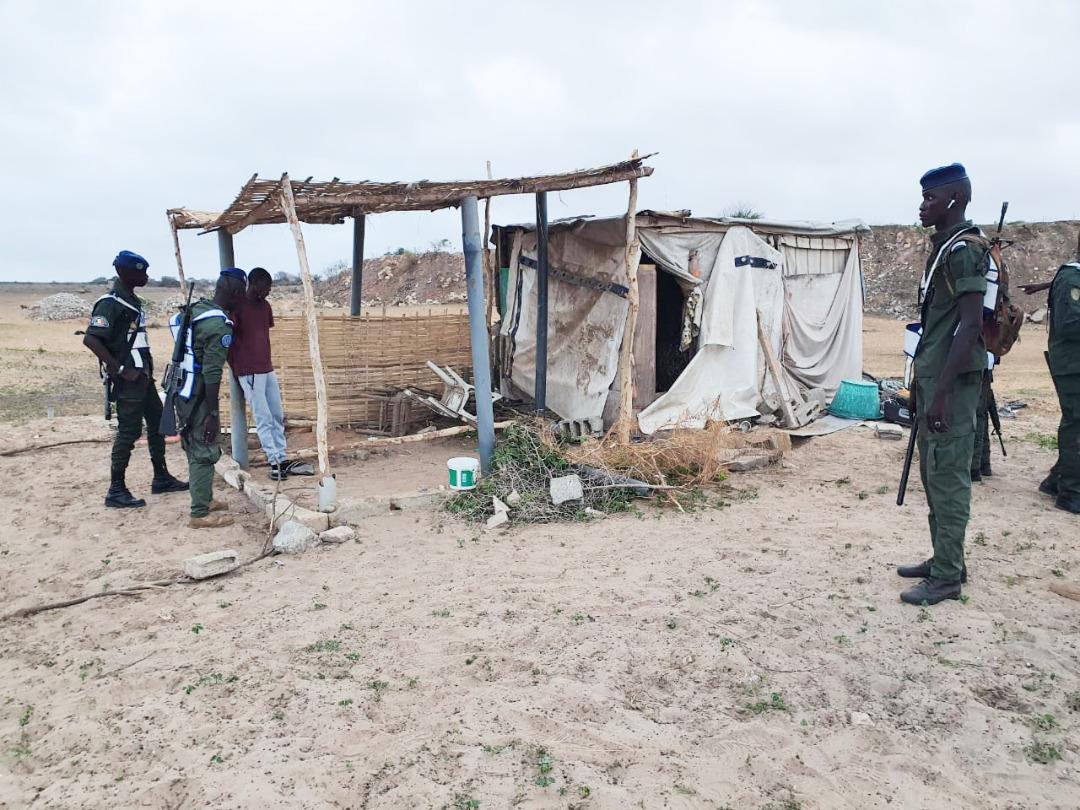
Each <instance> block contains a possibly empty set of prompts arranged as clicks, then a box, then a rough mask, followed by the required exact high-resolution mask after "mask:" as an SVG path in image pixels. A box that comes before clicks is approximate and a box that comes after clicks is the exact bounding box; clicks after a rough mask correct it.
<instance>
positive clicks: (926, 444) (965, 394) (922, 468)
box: [915, 371, 982, 582]
mask: <svg viewBox="0 0 1080 810" xmlns="http://www.w3.org/2000/svg"><path fill="white" fill-rule="evenodd" d="M936 388H937V379H936V378H929V377H922V378H918V379H916V380H915V390H916V394H915V396H916V410H917V413H918V419H919V437H918V446H919V475H920V476H921V477H922V484H923V489H924V490H926V502H927V504H928V505H929V507H930V515H929V523H930V541H931V543H932V544H933V547H934V557H933V562H932V563H931V566H930V575H931V576H933V577H935V578H936V579H944V580H946V581H948V582H959V581H960V572H961V571H962V570H963V567H964V533H965V532H966V531H967V523H968V517H969V516H970V514H971V453H972V449H973V447H974V443H975V409H976V408H977V407H978V405H979V392H980V390H981V388H982V372H980V371H973V372H968V373H966V374H961V375H959V376H958V377H957V378H956V387H955V388H954V390H953V395H952V411H951V413H950V415H949V430H948V432H946V433H931V432H930V431H929V429H928V428H927V426H926V412H927V411H928V410H929V409H930V404H931V403H932V402H933V401H934V390H935V389H936Z"/></svg>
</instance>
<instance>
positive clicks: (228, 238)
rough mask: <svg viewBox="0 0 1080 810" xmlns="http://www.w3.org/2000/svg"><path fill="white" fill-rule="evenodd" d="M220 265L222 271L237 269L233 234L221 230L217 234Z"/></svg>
mask: <svg viewBox="0 0 1080 810" xmlns="http://www.w3.org/2000/svg"><path fill="white" fill-rule="evenodd" d="M217 253H218V264H220V265H221V269H222V270H228V269H229V268H230V267H236V259H234V258H233V246H232V234H231V233H229V232H228V231H226V230H224V229H221V230H219V231H218V232H217Z"/></svg>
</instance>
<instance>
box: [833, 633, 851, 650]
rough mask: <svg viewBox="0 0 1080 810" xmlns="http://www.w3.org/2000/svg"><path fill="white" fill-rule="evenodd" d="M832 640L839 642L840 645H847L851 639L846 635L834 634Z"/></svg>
mask: <svg viewBox="0 0 1080 810" xmlns="http://www.w3.org/2000/svg"><path fill="white" fill-rule="evenodd" d="M833 641H835V642H836V643H837V644H839V645H840V646H841V647H847V646H849V645H850V644H851V639H849V638H848V637H847V636H845V635H839V636H835V637H834V638H833Z"/></svg>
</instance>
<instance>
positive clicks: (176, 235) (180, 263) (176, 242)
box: [169, 219, 187, 290]
mask: <svg viewBox="0 0 1080 810" xmlns="http://www.w3.org/2000/svg"><path fill="white" fill-rule="evenodd" d="M169 230H171V231H172V243H173V250H174V251H175V252H176V272H177V273H179V275H180V289H181V290H186V289H187V279H186V278H184V260H183V259H181V258H180V232H179V231H178V230H177V229H176V223H175V222H173V221H172V220H171V219H170V220H169Z"/></svg>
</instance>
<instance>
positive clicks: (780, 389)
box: [755, 310, 799, 428]
mask: <svg viewBox="0 0 1080 810" xmlns="http://www.w3.org/2000/svg"><path fill="white" fill-rule="evenodd" d="M755 313H756V314H757V337H758V343H759V344H760V345H761V353H762V354H763V355H765V365H766V366H768V368H769V373H770V374H772V378H773V382H774V383H775V384H776V395H777V396H778V397H779V398H780V410H781V412H782V413H783V414H784V422H785V424H786V425H787V426H788V427H791V428H797V427H799V423H798V422H797V421H796V420H795V412H794V411H793V410H791V399H790V397H788V394H787V386H785V385H784V379H783V377H782V376H781V371H780V364H779V363H778V362H777V361H776V355H775V354H774V353H773V350H772V343H770V341H769V336H768V335H766V334H765V330H764V329H763V328H762V326H761V313H760V312H757V311H756V310H755Z"/></svg>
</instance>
